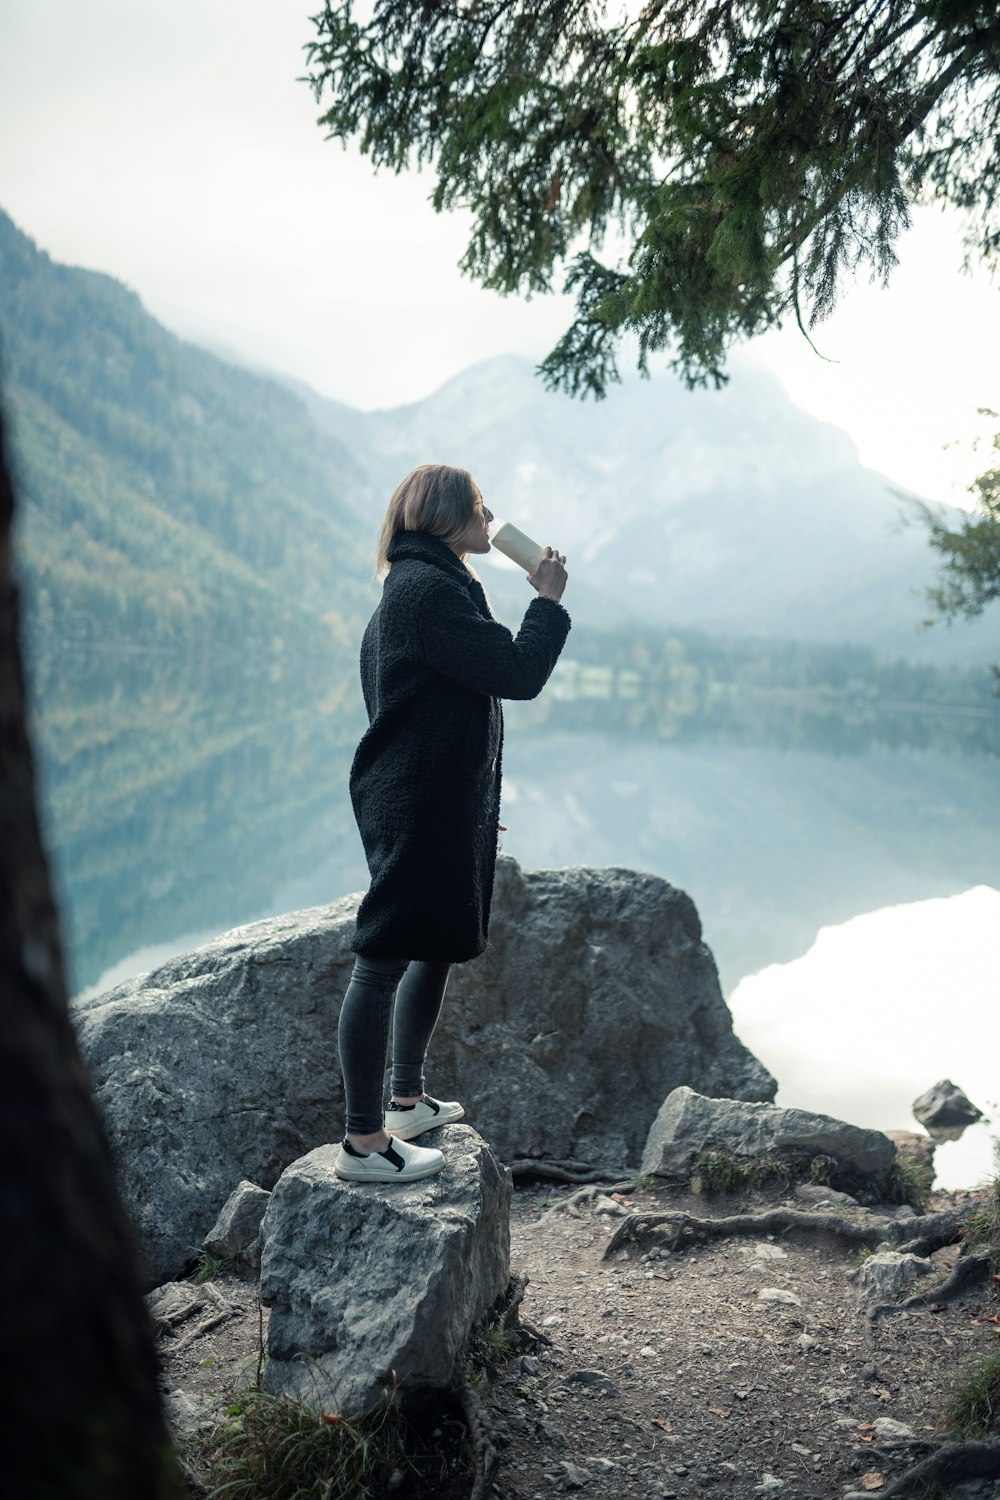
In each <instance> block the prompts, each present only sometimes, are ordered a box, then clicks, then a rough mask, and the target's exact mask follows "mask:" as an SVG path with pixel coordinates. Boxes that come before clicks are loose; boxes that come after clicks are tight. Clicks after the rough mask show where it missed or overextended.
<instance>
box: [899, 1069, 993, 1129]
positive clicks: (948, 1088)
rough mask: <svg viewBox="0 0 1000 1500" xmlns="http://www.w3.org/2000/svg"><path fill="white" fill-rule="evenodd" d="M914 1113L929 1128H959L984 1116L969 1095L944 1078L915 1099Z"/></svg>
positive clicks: (971, 1123) (963, 1127)
mask: <svg viewBox="0 0 1000 1500" xmlns="http://www.w3.org/2000/svg"><path fill="white" fill-rule="evenodd" d="M913 1114H914V1117H915V1118H916V1119H918V1120H919V1121H920V1123H921V1125H923V1126H925V1128H926V1129H927V1130H931V1131H934V1130H958V1132H959V1133H961V1131H962V1130H964V1129H965V1127H966V1126H967V1125H974V1124H975V1123H976V1121H977V1120H981V1119H982V1118H983V1112H982V1110H981V1109H977V1108H976V1106H975V1105H974V1104H973V1102H972V1100H971V1099H970V1098H969V1096H968V1095H967V1094H966V1093H964V1092H963V1091H962V1089H960V1088H959V1087H958V1086H957V1084H954V1083H952V1081H951V1079H950V1078H942V1079H940V1080H939V1081H938V1082H937V1083H935V1084H934V1085H933V1087H932V1088H929V1089H927V1090H926V1092H925V1093H923V1094H921V1095H920V1097H919V1098H918V1099H914V1101H913Z"/></svg>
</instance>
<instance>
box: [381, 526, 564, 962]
mask: <svg viewBox="0 0 1000 1500" xmlns="http://www.w3.org/2000/svg"><path fill="white" fill-rule="evenodd" d="M389 561H390V562H391V564H392V566H391V568H390V569H389V574H388V577H387V578H386V580H385V587H384V589H383V592H382V602H381V603H380V604H379V607H378V609H377V610H376V611H375V613H374V615H373V616H372V618H371V620H370V621H369V624H368V628H367V630H366V631H365V634H364V639H363V641H362V644H361V686H362V689H363V691H364V695H365V705H366V707H367V709H368V719H369V728H368V730H367V731H366V733H365V735H364V737H363V739H362V741H361V743H360V745H359V746H358V749H357V754H356V755H355V757H354V764H353V766H352V767H351V800H352V802H353V804H354V814H355V817H356V818H357V820H358V828H359V829H360V831H361V839H362V842H363V844H364V846H365V855H366V857H367V860H368V868H369V870H370V872H371V886H370V889H369V891H368V894H367V895H366V896H365V898H364V900H363V901H362V903H361V907H360V909H359V911H358V925H357V932H356V934H355V937H354V942H353V944H352V946H353V948H354V950H355V951H356V952H357V953H361V954H363V955H365V956H367V957H369V958H375V957H381V958H404V959H414V958H415V959H440V960H448V961H450V962H452V963H463V962H465V960H467V959H470V958H476V957H477V956H478V955H479V954H480V953H482V952H483V950H484V948H485V947H486V937H487V931H488V928H489V919H490V900H491V898H492V895H493V872H494V867H495V865H496V853H497V824H498V821H499V816H500V756H501V750H502V746H503V716H502V713H501V709H500V703H499V699H500V698H534V697H536V696H537V695H538V693H540V692H541V690H542V688H543V687H544V685H545V683H546V681H547V679H548V677H549V674H550V673H551V671H552V668H553V667H554V666H555V663H556V659H557V658H558V656H559V653H560V651H561V650H562V648H563V644H564V642H565V640H566V636H567V634H568V632H569V624H570V621H569V615H568V614H567V613H566V611H565V610H564V609H563V607H562V605H561V604H557V603H556V602H555V601H554V600H552V599H542V598H541V597H538V598H535V599H532V601H531V603H530V604H529V605H528V608H527V611H526V613H525V616H524V620H523V622H522V625H521V628H520V630H519V631H518V633H517V635H516V636H512V635H511V632H510V631H509V630H508V629H507V627H506V626H505V625H501V624H500V623H499V622H498V621H497V620H495V619H494V618H493V616H492V614H491V613H490V608H489V605H488V604H487V602H486V595H485V594H484V592H483V588H482V585H481V584H480V583H479V581H478V580H477V579H475V578H473V576H472V574H471V573H470V572H469V571H468V569H467V568H466V567H465V565H464V563H462V561H461V560H460V559H459V558H458V557H457V556H456V555H455V553H454V552H452V550H451V548H450V547H447V546H446V545H445V543H444V542H442V541H440V540H439V539H438V538H437V537H435V536H431V535H430V533H429V532H425V531H401V532H397V534H396V536H395V537H394V538H393V540H392V543H391V545H390V547H389Z"/></svg>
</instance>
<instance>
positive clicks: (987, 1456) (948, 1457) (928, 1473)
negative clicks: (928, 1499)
mask: <svg viewBox="0 0 1000 1500" xmlns="http://www.w3.org/2000/svg"><path fill="white" fill-rule="evenodd" d="M998 1477H1000V1439H997V1438H989V1439H987V1440H986V1441H984V1442H976V1443H945V1444H944V1446H943V1447H941V1448H939V1449H938V1450H937V1452H936V1453H932V1454H931V1456H930V1458H925V1459H922V1460H921V1462H920V1463H918V1464H915V1465H914V1466H913V1468H912V1469H907V1471H906V1473H905V1474H901V1475H900V1476H899V1478H898V1479H894V1480H893V1482H892V1484H890V1485H888V1486H887V1487H886V1489H884V1490H879V1496H880V1500H905V1497H908V1496H912V1497H913V1500H917V1497H919V1496H921V1495H926V1494H931V1493H934V1491H935V1487H936V1486H938V1485H952V1484H957V1483H959V1481H960V1480H963V1479H996V1478H998Z"/></svg>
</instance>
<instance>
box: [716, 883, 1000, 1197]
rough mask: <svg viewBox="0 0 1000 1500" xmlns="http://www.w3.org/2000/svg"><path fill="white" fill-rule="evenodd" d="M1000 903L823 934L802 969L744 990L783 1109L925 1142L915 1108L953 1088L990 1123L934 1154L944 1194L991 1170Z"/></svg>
mask: <svg viewBox="0 0 1000 1500" xmlns="http://www.w3.org/2000/svg"><path fill="white" fill-rule="evenodd" d="M998 932H1000V890H991V889H989V888H988V887H985V886H978V887H976V888H974V889H972V890H969V891H965V892H963V893H962V894H961V895H958V896H953V897H951V899H950V900H934V901H920V902H916V903H914V904H912V905H909V906H895V907H889V908H887V909H886V910H883V911H874V912H869V913H867V914H866V915H864V916H859V917H856V918H854V920H853V921H850V922H847V923H844V924H843V925H841V926H838V927H824V928H823V929H822V931H820V932H819V934H818V935H817V937H816V940H815V942H814V943H813V945H812V947H811V948H810V949H809V952H808V953H806V954H805V955H804V956H803V957H802V958H800V959H797V960H796V961H795V962H794V963H789V964H783V965H776V966H772V967H769V968H766V969H764V970H763V971H762V972H761V973H759V974H754V975H752V976H751V977H749V978H746V979H743V980H742V981H741V982H740V984H738V985H737V987H736V989H735V991H734V992H733V994H732V996H731V999H730V1006H731V1008H732V1011H733V1019H734V1023H735V1026H736V1029H737V1031H738V1032H739V1034H740V1036H741V1037H742V1039H743V1041H744V1042H746V1044H747V1046H748V1047H749V1048H750V1049H751V1051H753V1052H755V1053H756V1054H757V1056H758V1057H759V1058H760V1059H761V1061H762V1062H763V1063H764V1064H765V1065H766V1066H767V1067H768V1068H770V1069H771V1071H772V1072H773V1073H774V1074H775V1076H776V1077H777V1078H778V1079H779V1080H780V1090H779V1094H778V1102H779V1103H780V1104H785V1105H795V1106H801V1107H803V1108H811V1109H818V1110H821V1111H822V1112H823V1113H826V1114H831V1115H835V1116H839V1117H841V1118H843V1119H848V1120H852V1121H854V1123H855V1124H858V1125H870V1126H873V1127H875V1128H877V1129H880V1130H885V1129H896V1130H919V1129H920V1127H919V1126H918V1125H917V1123H916V1122H915V1120H914V1119H913V1116H912V1113H911V1106H912V1104H913V1101H914V1099H916V1098H917V1096H918V1095H919V1094H922V1093H923V1092H924V1090H925V1089H927V1088H929V1087H931V1085H932V1084H934V1083H937V1082H938V1080H939V1079H942V1078H950V1079H952V1081H953V1082H955V1083H957V1084H958V1086H959V1087H960V1088H962V1089H963V1090H964V1091H965V1093H966V1094H968V1096H969V1098H970V1099H971V1100H972V1101H973V1103H974V1104H976V1105H977V1106H978V1107H979V1108H980V1109H981V1110H984V1111H985V1112H986V1114H987V1119H986V1121H984V1122H982V1123H980V1124H978V1125H974V1126H972V1127H970V1128H969V1129H967V1130H966V1131H964V1132H958V1133H957V1138H955V1139H952V1140H950V1141H948V1142H944V1143H942V1144H941V1145H939V1146H938V1147H937V1151H936V1155H935V1162H936V1165H937V1169H938V1175H939V1180H940V1181H941V1182H942V1184H943V1185H944V1186H946V1187H958V1186H964V1185H967V1184H970V1183H973V1182H976V1181H978V1180H980V1179H981V1178H983V1177H985V1176H986V1175H987V1174H989V1173H990V1172H991V1171H992V1170H993V1169H994V1168H993V1149H992V1140H993V1135H994V1133H995V1131H996V1130H997V1129H1000V1077H998V1074H997V1062H996V1060H997V1057H998V1056H1000V1005H998V1001H1000V946H998V944H997V941H996V937H997V933H998Z"/></svg>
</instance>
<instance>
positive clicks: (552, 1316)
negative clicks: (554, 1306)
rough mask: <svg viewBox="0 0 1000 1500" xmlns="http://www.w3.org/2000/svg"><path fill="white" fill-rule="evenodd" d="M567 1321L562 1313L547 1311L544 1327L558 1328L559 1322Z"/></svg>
mask: <svg viewBox="0 0 1000 1500" xmlns="http://www.w3.org/2000/svg"><path fill="white" fill-rule="evenodd" d="M565 1321H566V1319H565V1318H564V1317H563V1315H562V1313H547V1314H546V1316H545V1317H544V1318H543V1319H542V1327H543V1328H558V1327H559V1324H560V1323H565Z"/></svg>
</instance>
